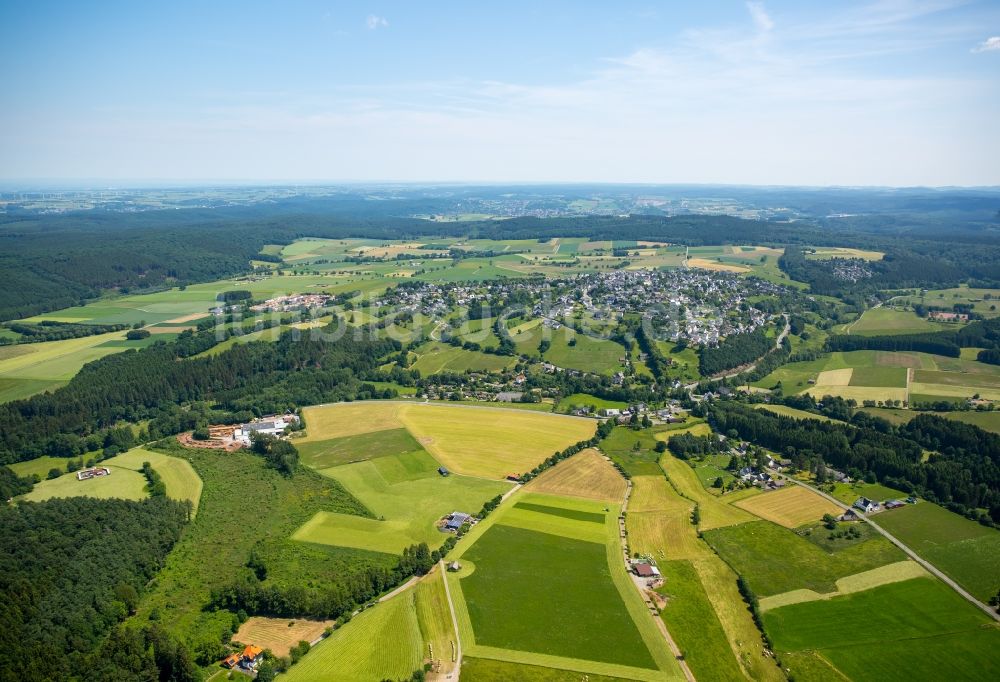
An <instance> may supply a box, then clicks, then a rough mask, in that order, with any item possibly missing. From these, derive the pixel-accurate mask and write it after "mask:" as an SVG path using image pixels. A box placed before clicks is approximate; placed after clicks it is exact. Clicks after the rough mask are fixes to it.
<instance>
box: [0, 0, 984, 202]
mask: <svg viewBox="0 0 1000 682" xmlns="http://www.w3.org/2000/svg"><path fill="white" fill-rule="evenodd" d="M0 38H2V41H0V63H3V64H4V71H5V88H4V94H3V96H2V97H3V102H4V107H3V108H2V109H0V183H3V184H5V185H8V186H9V185H12V184H18V185H28V184H32V183H34V184H35V185H58V184H64V185H68V186H70V185H78V184H95V183H97V184H109V185H120V186H129V187H132V186H137V185H138V186H146V187H151V186H156V185H160V186H163V185H184V186H193V185H210V184H246V185H260V184H270V185H281V184H396V183H406V184H431V185H433V184H452V183H461V184H479V185H498V184H649V185H677V184H684V185H706V186H711V185H741V186H754V187H761V186H763V187H767V186H781V187H895V188H900V187H928V188H938V187H969V188H982V187H996V186H1000V164H997V163H996V152H997V151H998V150H1000V126H997V125H996V123H995V122H996V121H997V120H1000V87H998V86H1000V5H998V4H997V3H995V2H988V1H985V0H979V1H972V2H963V1H950V0H937V1H934V2H917V1H915V0H914V1H911V0H880V1H874V2H846V3H838V4H837V5H823V6H815V5H808V6H806V5H802V4H801V3H794V2H790V1H787V0H785V1H770V0H766V1H759V2H756V1H755V2H741V1H740V2H737V1H733V2H726V3H711V4H710V5H708V6H701V7H692V6H689V5H688V4H685V3H666V4H663V5H660V4H649V3H644V2H629V3H621V4H616V5H615V6H613V7H611V6H605V5H603V4H598V3H566V2H564V3H549V4H546V5H545V6H544V7H538V6H535V5H534V4H531V3H513V4H506V5H504V6H503V7H502V8H501V7H475V6H466V5H463V4H459V3H448V4H436V5H435V6H433V7H418V6H415V5H410V4H407V3H399V2H383V3H377V4H372V3H356V2H353V3H343V4H336V5H329V4H328V3H323V2H318V1H313V0H305V1H302V2H294V3H287V4H282V5H280V6H275V5H271V4H268V3H259V2H257V3H253V2H252V3H243V2H240V3H237V2H233V1H226V2H216V3H211V4H208V5H204V4H202V3H190V2H177V3H170V4H152V3H149V4H146V3H144V4H134V3H112V2H109V3H102V4H101V5H99V6H82V5H81V6H74V5H66V4H64V3H55V2H45V1H42V2H37V3H30V4H26V5H15V4H12V3H7V4H5V5H3V6H2V7H0Z"/></svg>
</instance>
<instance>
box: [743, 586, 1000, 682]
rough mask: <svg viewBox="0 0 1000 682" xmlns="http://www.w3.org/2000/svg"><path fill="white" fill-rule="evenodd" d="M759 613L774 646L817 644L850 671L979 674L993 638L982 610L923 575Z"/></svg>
mask: <svg viewBox="0 0 1000 682" xmlns="http://www.w3.org/2000/svg"><path fill="white" fill-rule="evenodd" d="M763 620H764V626H765V628H766V629H767V632H768V634H769V635H770V636H771V638H772V640H773V641H774V645H775V648H776V649H777V650H778V651H779V652H785V651H791V652H799V651H816V652H817V653H818V654H819V655H820V656H821V657H822V658H823V659H825V660H826V661H827V662H828V663H829V665H831V666H832V667H834V668H836V669H837V670H839V671H841V673H842V674H843V675H845V676H846V677H848V678H850V679H901V680H902V679H907V680H933V679H938V676H939V675H940V671H942V670H947V671H948V675H949V677H951V678H952V679H970V680H971V679H983V674H984V673H985V672H986V671H989V670H992V669H995V668H996V663H997V661H996V656H995V652H996V650H997V647H998V646H1000V630H998V629H997V627H996V625H995V624H993V623H992V622H991V621H990V620H989V618H988V617H987V616H986V615H984V614H983V613H981V612H980V611H978V610H977V609H976V608H974V607H973V606H971V605H970V604H968V603H967V602H965V601H964V600H962V598H961V597H959V596H958V595H957V594H955V593H954V592H953V591H952V590H951V589H950V588H948V587H947V586H945V585H944V584H943V583H941V582H938V581H937V580H934V579H933V578H929V577H918V578H912V579H909V580H904V581H902V582H894V583H890V584H886V585H880V586H876V587H873V588H871V589H866V590H862V591H859V592H854V593H851V594H847V595H843V596H838V597H834V598H831V599H825V600H821V601H811V602H802V603H797V604H791V605H788V606H783V607H780V608H775V609H770V610H767V611H765V612H764V613H763ZM834 624H838V625H839V627H837V626H834ZM852 624H853V625H852ZM860 624H864V625H863V627H862V626H861V625H860ZM793 674H794V670H793ZM987 677H989V674H987Z"/></svg>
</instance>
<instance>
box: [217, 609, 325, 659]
mask: <svg viewBox="0 0 1000 682" xmlns="http://www.w3.org/2000/svg"><path fill="white" fill-rule="evenodd" d="M332 625H333V621H332V620H302V619H298V618H262V617H260V616H254V617H253V618H248V619H247V620H246V622H244V623H243V624H242V625H240V629H239V630H237V631H236V634H234V635H233V641H234V642H239V643H240V644H252V645H254V646H259V647H260V648H261V649H270V650H271V651H272V652H273V653H274V655H275V656H287V655H288V651H289V650H290V649H291V648H292V647H293V646H295V645H297V644H298V643H299V642H312V641H314V640H316V639H319V638H320V637H321V636H322V635H323V631H324V630H326V629H327V628H328V627H331V626H332Z"/></svg>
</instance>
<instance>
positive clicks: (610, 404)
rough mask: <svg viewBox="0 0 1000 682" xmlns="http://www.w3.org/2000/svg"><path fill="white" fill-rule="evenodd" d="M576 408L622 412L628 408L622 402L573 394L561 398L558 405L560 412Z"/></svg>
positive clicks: (583, 394) (586, 394) (557, 408)
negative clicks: (610, 409) (621, 410)
mask: <svg viewBox="0 0 1000 682" xmlns="http://www.w3.org/2000/svg"><path fill="white" fill-rule="evenodd" d="M575 407H590V408H591V409H593V410H595V411H597V410H604V409H608V408H612V409H619V410H620V409H622V408H624V407H626V405H625V403H623V402H621V401H617V400H605V399H603V398H598V397H597V396H593V395H590V394H589V393H573V394H572V395H567V396H564V397H563V398H561V399H560V400H559V403H558V404H557V405H556V410H557V411H558V412H569V411H570V410H572V409H573V408H575Z"/></svg>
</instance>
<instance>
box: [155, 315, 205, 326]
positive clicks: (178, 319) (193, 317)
mask: <svg viewBox="0 0 1000 682" xmlns="http://www.w3.org/2000/svg"><path fill="white" fill-rule="evenodd" d="M203 317H208V312H204V313H191V314H190V315H181V316H180V317H175V318H174V319H172V320H164V321H163V324H183V323H184V322H193V321H194V320H200V319H201V318H203Z"/></svg>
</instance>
